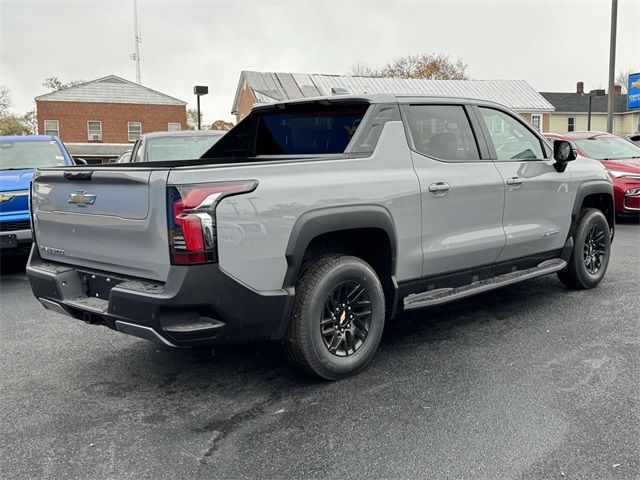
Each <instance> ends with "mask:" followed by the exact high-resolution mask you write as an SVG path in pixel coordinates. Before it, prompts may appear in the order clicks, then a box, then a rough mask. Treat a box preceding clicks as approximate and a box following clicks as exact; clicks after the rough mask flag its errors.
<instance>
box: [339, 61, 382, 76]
mask: <svg viewBox="0 0 640 480" xmlns="http://www.w3.org/2000/svg"><path fill="white" fill-rule="evenodd" d="M347 75H351V76H352V77H381V76H382V75H381V73H380V70H379V69H375V68H371V67H369V66H368V65H367V64H366V63H364V62H356V63H354V64H353V65H352V66H351V70H349V71H348V72H347Z"/></svg>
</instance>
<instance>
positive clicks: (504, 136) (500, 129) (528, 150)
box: [480, 107, 544, 160]
mask: <svg viewBox="0 0 640 480" xmlns="http://www.w3.org/2000/svg"><path fill="white" fill-rule="evenodd" d="M480 112H481V113H482V117H483V118H484V122H485V124H486V126H487V129H488V130H489V134H490V135H491V140H493V145H494V146H495V149H496V155H497V157H498V160H535V159H542V158H544V154H543V153H542V144H541V143H540V139H538V137H536V136H535V135H534V134H533V133H532V132H531V131H530V130H529V129H528V128H527V127H525V126H524V125H523V124H522V123H521V122H519V121H518V120H516V119H515V118H513V117H512V116H511V115H507V114H506V113H504V112H502V111H500V110H495V109H493V108H485V107H480Z"/></svg>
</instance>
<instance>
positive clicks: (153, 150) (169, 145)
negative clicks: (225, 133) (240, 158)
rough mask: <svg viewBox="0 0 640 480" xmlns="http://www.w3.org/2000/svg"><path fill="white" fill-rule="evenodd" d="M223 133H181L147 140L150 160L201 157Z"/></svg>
mask: <svg viewBox="0 0 640 480" xmlns="http://www.w3.org/2000/svg"><path fill="white" fill-rule="evenodd" d="M221 138H222V135H180V136H177V135H176V136H174V137H170V136H167V137H158V138H151V139H148V140H147V158H146V160H147V161H148V162H158V161H164V160H193V159H195V158H200V157H201V156H202V154H203V153H204V152H206V151H207V150H209V149H210V148H211V147H212V146H213V144H214V143H216V142H217V141H218V140H220V139H221Z"/></svg>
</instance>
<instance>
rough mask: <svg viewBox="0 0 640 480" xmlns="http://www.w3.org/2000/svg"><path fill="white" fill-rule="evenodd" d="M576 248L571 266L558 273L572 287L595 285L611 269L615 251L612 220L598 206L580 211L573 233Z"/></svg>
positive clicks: (570, 262) (561, 279)
mask: <svg viewBox="0 0 640 480" xmlns="http://www.w3.org/2000/svg"><path fill="white" fill-rule="evenodd" d="M573 241H574V245H573V250H572V252H571V257H570V258H569V263H568V265H567V268H565V269H564V270H562V271H561V272H559V273H558V278H559V279H560V281H562V283H564V284H565V285H566V286H568V287H570V288H580V289H584V288H593V287H595V286H597V285H598V284H599V283H600V282H601V281H602V279H603V278H604V274H605V272H606V271H607V266H608V265H609V255H610V251H611V234H610V231H609V223H608V222H607V219H606V217H605V216H604V214H603V213H602V212H601V211H600V210H597V209H595V208H587V209H584V210H582V211H581V212H580V216H579V217H578V221H577V222H576V227H575V231H574V236H573Z"/></svg>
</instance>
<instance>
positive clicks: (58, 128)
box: [42, 120, 60, 137]
mask: <svg viewBox="0 0 640 480" xmlns="http://www.w3.org/2000/svg"><path fill="white" fill-rule="evenodd" d="M47 122H55V123H56V129H55V130H56V134H55V135H52V136H54V137H59V136H60V122H58V120H45V121H44V122H43V123H42V128H43V129H44V134H45V135H50V134H49V133H47V130H53V129H51V128H47Z"/></svg>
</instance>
